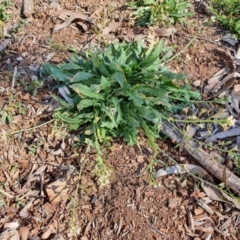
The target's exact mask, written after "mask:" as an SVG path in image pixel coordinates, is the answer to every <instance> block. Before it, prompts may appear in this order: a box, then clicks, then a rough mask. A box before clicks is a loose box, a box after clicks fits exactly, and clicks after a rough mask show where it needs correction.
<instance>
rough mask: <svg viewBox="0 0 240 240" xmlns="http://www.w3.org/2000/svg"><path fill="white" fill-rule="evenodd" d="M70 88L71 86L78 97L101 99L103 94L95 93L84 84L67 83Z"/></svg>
mask: <svg viewBox="0 0 240 240" xmlns="http://www.w3.org/2000/svg"><path fill="white" fill-rule="evenodd" d="M69 87H70V88H72V89H73V90H74V91H75V92H76V93H77V94H78V95H79V96H80V97H82V98H85V97H89V98H94V99H98V100H103V96H102V95H100V94H97V93H95V92H93V91H92V89H91V88H90V87H88V86H86V85H83V84H80V83H75V84H72V85H69Z"/></svg>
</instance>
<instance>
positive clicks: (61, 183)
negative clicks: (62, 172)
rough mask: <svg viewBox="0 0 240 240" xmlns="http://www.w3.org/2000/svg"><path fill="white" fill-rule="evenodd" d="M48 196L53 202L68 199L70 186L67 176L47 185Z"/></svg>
mask: <svg viewBox="0 0 240 240" xmlns="http://www.w3.org/2000/svg"><path fill="white" fill-rule="evenodd" d="M45 190H46V192H47V195H48V198H49V200H50V202H51V203H52V204H56V203H58V202H60V201H63V200H67V199H68V191H69V186H68V184H67V180H66V179H65V178H60V179H58V180H57V181H55V182H52V183H50V184H48V185H47V186H46V187H45Z"/></svg>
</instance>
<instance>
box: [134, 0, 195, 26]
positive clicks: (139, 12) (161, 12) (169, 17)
mask: <svg viewBox="0 0 240 240" xmlns="http://www.w3.org/2000/svg"><path fill="white" fill-rule="evenodd" d="M191 6H192V5H191V4H190V3H189V2H188V1H185V0H136V1H133V2H130V3H129V7H130V9H133V10H134V12H133V16H134V18H135V20H136V25H139V26H146V25H153V24H155V23H156V24H159V26H160V27H166V26H169V25H172V24H175V23H176V22H183V21H185V19H186V17H189V16H193V12H191V11H189V9H190V8H191Z"/></svg>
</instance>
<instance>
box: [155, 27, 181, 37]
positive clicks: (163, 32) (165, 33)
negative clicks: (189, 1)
mask: <svg viewBox="0 0 240 240" xmlns="http://www.w3.org/2000/svg"><path fill="white" fill-rule="evenodd" d="M176 32H177V29H176V28H174V27H170V28H165V29H155V33H156V36H159V37H169V36H172V35H173V34H175V33H176Z"/></svg>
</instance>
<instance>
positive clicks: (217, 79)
mask: <svg viewBox="0 0 240 240" xmlns="http://www.w3.org/2000/svg"><path fill="white" fill-rule="evenodd" d="M228 73H229V69H228V68H227V67H225V68H223V69H221V70H219V71H218V72H216V73H215V74H214V75H213V76H212V77H211V78H209V79H208V85H207V86H206V87H205V88H204V92H205V93H208V92H210V91H212V90H213V88H214V87H215V86H216V85H217V84H219V82H220V81H221V79H222V78H223V76H224V75H225V74H228Z"/></svg>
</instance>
